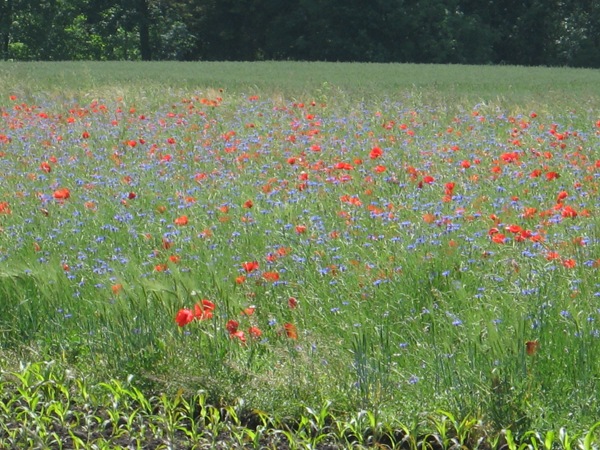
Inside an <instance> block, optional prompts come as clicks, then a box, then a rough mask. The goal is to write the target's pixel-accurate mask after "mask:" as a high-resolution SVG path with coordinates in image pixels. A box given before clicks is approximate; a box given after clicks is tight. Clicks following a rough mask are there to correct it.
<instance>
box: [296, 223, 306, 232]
mask: <svg viewBox="0 0 600 450" xmlns="http://www.w3.org/2000/svg"><path fill="white" fill-rule="evenodd" d="M305 232H306V225H296V233H298V234H302V233H305Z"/></svg>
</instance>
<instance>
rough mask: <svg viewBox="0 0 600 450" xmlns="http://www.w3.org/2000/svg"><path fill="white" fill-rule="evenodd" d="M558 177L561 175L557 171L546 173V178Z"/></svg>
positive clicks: (553, 178) (554, 178)
mask: <svg viewBox="0 0 600 450" xmlns="http://www.w3.org/2000/svg"><path fill="white" fill-rule="evenodd" d="M557 178H560V175H559V174H558V173H557V172H547V173H546V180H556V179H557Z"/></svg>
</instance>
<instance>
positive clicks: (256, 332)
mask: <svg viewBox="0 0 600 450" xmlns="http://www.w3.org/2000/svg"><path fill="white" fill-rule="evenodd" d="M248 334H249V335H250V336H252V337H253V338H254V339H258V338H259V337H261V336H262V331H261V330H260V328H258V327H250V328H248Z"/></svg>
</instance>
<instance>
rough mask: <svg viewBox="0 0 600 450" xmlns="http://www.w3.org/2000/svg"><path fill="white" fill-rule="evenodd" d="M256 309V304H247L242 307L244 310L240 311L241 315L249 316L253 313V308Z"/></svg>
mask: <svg viewBox="0 0 600 450" xmlns="http://www.w3.org/2000/svg"><path fill="white" fill-rule="evenodd" d="M255 309H256V306H254V305H253V306H248V307H247V308H244V310H243V311H242V315H243V316H251V315H252V314H254V310H255Z"/></svg>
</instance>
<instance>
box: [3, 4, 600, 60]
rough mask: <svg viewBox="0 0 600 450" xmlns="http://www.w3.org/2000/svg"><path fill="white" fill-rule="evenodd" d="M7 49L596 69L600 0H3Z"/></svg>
mask: <svg viewBox="0 0 600 450" xmlns="http://www.w3.org/2000/svg"><path fill="white" fill-rule="evenodd" d="M0 58H2V59H11V60H56V61H59V60H220V61H224V60H239V61H242V60H243V61H257V60H308V61H363V62H413V63H461V64H517V65H551V66H575V67H600V0H503V1H497V0H187V1H185V0H38V1H31V0H0Z"/></svg>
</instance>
